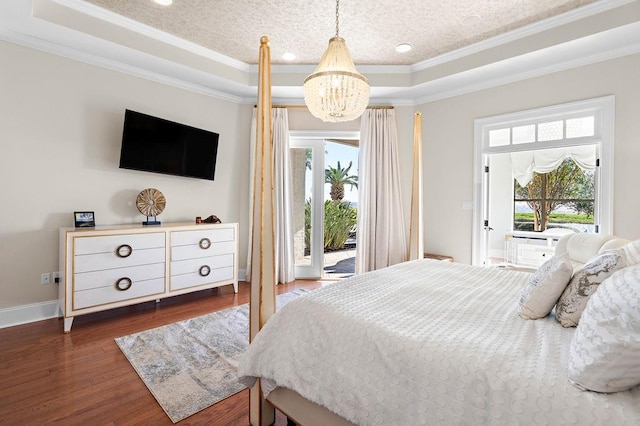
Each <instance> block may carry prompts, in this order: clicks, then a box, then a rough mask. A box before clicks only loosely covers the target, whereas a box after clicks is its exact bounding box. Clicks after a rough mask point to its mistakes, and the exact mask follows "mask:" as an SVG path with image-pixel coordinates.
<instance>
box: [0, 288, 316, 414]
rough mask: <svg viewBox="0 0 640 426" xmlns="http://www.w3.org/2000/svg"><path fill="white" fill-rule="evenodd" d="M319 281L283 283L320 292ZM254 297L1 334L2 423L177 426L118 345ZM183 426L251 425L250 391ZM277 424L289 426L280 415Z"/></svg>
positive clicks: (206, 295) (126, 311)
mask: <svg viewBox="0 0 640 426" xmlns="http://www.w3.org/2000/svg"><path fill="white" fill-rule="evenodd" d="M321 285H322V282H318V281H295V282H293V283H290V284H286V285H279V286H278V293H285V292H288V291H292V290H295V289H297V288H306V289H314V288H318V287H320V286H321ZM248 300H249V284H247V283H244V282H241V283H240V284H239V291H238V294H234V293H233V289H232V287H231V286H230V285H229V286H224V287H222V288H218V289H212V290H204V291H201V292H197V293H194V294H189V295H184V296H176V297H173V298H169V299H164V300H162V301H161V302H160V303H158V304H156V303H154V302H147V303H141V304H138V305H135V306H130V307H126V308H119V309H114V310H110V311H107V312H101V313H97V314H90V315H85V316H80V317H77V318H76V319H75V320H74V323H73V327H72V329H71V333H69V334H64V333H63V331H62V328H63V324H62V323H63V321H62V320H61V319H51V320H45V321H39V322H35V323H31V324H25V325H19V326H15V327H9V328H5V329H0V424H1V425H5V424H6V425H43V424H51V423H58V424H64V425H143V424H144V425H171V424H172V422H171V420H170V419H169V417H167V415H166V414H165V413H164V411H162V408H160V405H158V403H157V402H156V401H155V399H154V398H153V396H152V395H151V393H150V392H149V390H148V389H147V387H146V386H145V385H144V383H143V382H142V380H140V378H139V377H138V375H137V374H136V372H135V371H134V370H133V368H132V367H131V365H130V364H129V362H128V361H127V359H126V358H125V357H124V355H123V354H122V352H121V351H120V349H119V348H118V346H117V345H116V344H115V342H114V340H113V339H114V338H115V337H119V336H124V335H127V334H131V333H135V332H138V331H143V330H147V329H149V328H153V327H159V326H162V325H165V324H170V323H173V322H176V321H181V320H184V319H187V318H192V317H195V316H199V315H204V314H207V313H210V312H214V311H218V310H221V309H226V308H229V307H232V306H236V305H239V304H243V303H247V302H248ZM179 424H181V425H205V424H206V425H248V424H249V391H248V390H244V391H242V392H240V393H238V394H236V395H233V396H231V397H229V398H227V399H225V400H223V401H220V402H219V403H217V404H215V405H213V406H211V407H209V408H207V409H205V410H203V411H201V412H199V413H197V414H195V415H193V416H191V417H188V418H187V419H185V420H183V421H181V422H180V423H179ZM276 424H277V425H285V424H286V418H285V417H284V416H282V415H280V414H278V417H277V422H276Z"/></svg>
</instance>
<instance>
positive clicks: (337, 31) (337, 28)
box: [336, 0, 340, 37]
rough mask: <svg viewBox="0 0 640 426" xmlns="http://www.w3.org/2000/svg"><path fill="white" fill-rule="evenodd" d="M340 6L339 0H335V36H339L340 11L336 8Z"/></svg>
mask: <svg viewBox="0 0 640 426" xmlns="http://www.w3.org/2000/svg"><path fill="white" fill-rule="evenodd" d="M339 6H340V0H336V37H339V36H340V12H339V11H338V8H339Z"/></svg>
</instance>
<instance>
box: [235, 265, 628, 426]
mask: <svg viewBox="0 0 640 426" xmlns="http://www.w3.org/2000/svg"><path fill="white" fill-rule="evenodd" d="M529 277H530V274H528V273H526V272H517V271H508V270H500V269H492V268H480V267H472V266H468V265H462V264H455V263H449V262H439V261H435V260H429V259H424V260H418V261H412V262H406V263H403V264H399V265H395V266H392V267H390V268H386V269H383V270H380V271H375V272H371V273H368V274H364V275H361V276H355V277H353V278H351V279H348V280H345V281H343V282H341V283H337V284H334V285H331V286H327V287H324V288H321V289H318V290H316V291H313V292H311V293H309V294H306V295H303V296H301V297H299V298H298V299H297V300H295V301H293V302H290V303H289V304H288V305H286V306H285V307H283V308H282V309H281V310H280V311H279V312H278V313H277V314H275V315H274V316H273V317H272V318H271V319H270V320H269V321H268V323H267V324H266V325H265V327H264V328H263V329H262V330H261V331H260V333H259V334H258V336H257V337H256V338H255V339H254V341H253V342H252V344H251V345H250V348H249V350H248V352H247V354H246V356H245V358H244V359H243V360H242V362H241V364H240V367H239V370H238V373H239V375H240V376H241V377H242V381H243V382H244V383H246V384H248V385H251V384H252V383H253V382H254V381H255V379H256V378H258V377H260V378H262V386H263V391H264V393H265V395H266V396H267V399H269V394H270V392H271V391H272V390H273V389H274V388H278V390H276V392H274V395H275V396H278V398H279V397H280V394H279V393H278V392H279V390H284V391H285V392H287V391H286V390H287V389H290V390H293V391H294V392H295V393H296V394H299V395H300V396H302V397H303V398H305V399H306V400H308V401H311V402H313V403H315V404H317V405H319V406H322V407H325V408H327V409H328V410H330V411H331V412H333V413H336V414H337V415H338V416H339V417H340V418H341V419H346V420H348V421H350V422H352V423H355V424H360V425H409V424H412V425H413V424H429V425H435V424H446V425H451V424H464V425H470V424H473V425H476V424H509V425H517V424H580V425H586V424H608V425H616V426H617V425H626V424H628V425H637V424H640V388H638V387H635V388H633V389H631V390H629V391H624V392H618V393H614V394H599V393H595V392H585V391H580V390H579V389H577V388H576V387H574V386H572V385H571V384H570V383H569V381H568V380H567V371H566V368H567V355H568V350H569V343H570V340H571V337H572V335H573V333H574V332H575V329H574V328H563V327H562V326H561V325H560V324H558V323H557V322H556V321H555V319H554V317H553V314H552V315H551V316H549V317H546V318H543V319H540V320H535V321H533V320H524V319H522V318H520V317H519V316H518V314H517V308H518V300H519V295H520V292H521V289H522V287H523V285H524V283H525V282H526V281H527V280H528V278H529ZM278 398H275V400H276V401H274V402H275V405H276V406H279V405H278V402H277V400H278ZM296 405H298V406H299V404H296V403H294V404H293V405H292V406H293V407H294V408H295V406H296ZM285 411H286V410H285ZM294 418H295V416H294ZM303 423H304V422H303ZM325 424H326V423H325Z"/></svg>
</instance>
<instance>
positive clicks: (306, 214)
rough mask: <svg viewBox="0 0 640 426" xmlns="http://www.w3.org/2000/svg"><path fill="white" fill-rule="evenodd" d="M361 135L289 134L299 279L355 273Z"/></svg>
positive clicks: (297, 275) (295, 247)
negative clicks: (359, 144) (359, 142)
mask: <svg viewBox="0 0 640 426" xmlns="http://www.w3.org/2000/svg"><path fill="white" fill-rule="evenodd" d="M359 136H360V135H359V132H291V134H290V145H291V159H292V160H291V161H292V167H291V169H292V173H293V215H294V258H295V274H296V278H309V279H328V280H334V279H340V278H346V277H349V276H351V275H353V274H354V272H355V244H356V235H355V232H356V223H357V204H358V190H357V188H358V141H359Z"/></svg>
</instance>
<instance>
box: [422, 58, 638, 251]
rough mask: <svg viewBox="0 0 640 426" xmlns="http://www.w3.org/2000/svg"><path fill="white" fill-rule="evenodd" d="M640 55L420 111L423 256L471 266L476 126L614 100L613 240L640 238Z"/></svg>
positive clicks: (464, 97) (432, 106)
mask: <svg viewBox="0 0 640 426" xmlns="http://www.w3.org/2000/svg"><path fill="white" fill-rule="evenodd" d="M638 69H640V55H637V54H636V55H631V56H627V57H624V58H619V59H615V60H611V61H607V62H602V63H598V64H594V65H589V66H585V67H580V68H575V69H571V70H567V71H563V72H558V73H555V74H550V75H547V76H544V77H539V78H534V79H530V80H526V81H522V82H518V83H513V84H508V85H504V86H500V87H496V88H493V89H488V90H483V91H479V92H476V93H472V94H468V95H464V96H457V97H454V98H449V99H444V100H441V101H437V102H431V103H427V104H423V105H419V106H418V107H417V108H416V109H418V110H420V111H421V112H422V114H423V155H424V198H425V201H424V206H425V219H424V220H425V250H427V251H430V252H434V253H441V254H448V255H452V256H454V258H455V259H456V261H459V262H464V263H470V262H471V244H472V211H471V210H462V208H461V203H462V201H466V200H471V199H472V198H473V148H474V145H473V144H474V141H473V121H474V119H476V118H480V117H486V116H492V115H498V114H505V113H509V112H514V111H521V110H526V109H531V108H537V107H543V106H549V105H555V104H560V103H565V102H572V101H577V100H582V99H589V98H595V97H600V96H606V95H615V101H616V106H615V110H616V112H615V114H616V120H615V144H614V164H615V172H614V188H615V189H614V233H615V234H616V235H619V236H621V237H625V238H629V239H637V238H640V198H639V197H638V196H637V192H638V191H637V188H636V185H635V182H637V181H638V180H640V168H639V167H638V161H639V160H640V120H639V119H638V117H639V116H640V84H638Z"/></svg>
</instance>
